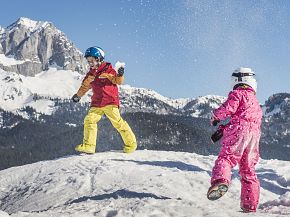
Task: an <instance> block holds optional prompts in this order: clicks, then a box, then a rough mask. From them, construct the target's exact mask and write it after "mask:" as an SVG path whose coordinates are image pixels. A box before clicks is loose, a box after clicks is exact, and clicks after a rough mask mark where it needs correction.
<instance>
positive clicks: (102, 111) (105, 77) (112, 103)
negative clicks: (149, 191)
mask: <svg viewBox="0 0 290 217" xmlns="http://www.w3.org/2000/svg"><path fill="white" fill-rule="evenodd" d="M85 57H86V59H87V61H88V63H89V65H90V70H89V72H88V73H87V75H86V76H85V78H84V79H83V82H82V84H81V87H80V88H79V90H78V92H77V93H76V94H74V96H73V97H72V100H73V102H79V101H80V99H81V97H82V96H84V95H85V94H86V92H87V91H88V90H89V89H91V88H92V91H93V96H92V97H91V108H90V110H89V112H88V114H87V116H86V117H85V119H84V138H83V143H82V144H80V145H78V146H76V148H75V150H76V151H79V152H85V153H89V154H93V153H95V150H96V140H97V123H98V121H100V120H101V118H102V116H103V115H106V116H107V117H108V118H109V120H110V121H111V123H112V125H113V126H114V127H115V128H116V130H117V131H118V132H119V133H120V135H121V137H122V139H123V141H124V144H125V145H124V149H123V151H124V152H125V153H131V152H134V151H135V150H136V148H137V142H136V137H135V135H134V133H133V132H132V130H131V128H130V126H129V125H128V123H127V122H126V121H124V120H123V119H122V117H121V116H120V111H119V105H120V101H119V93H118V86H117V85H119V84H122V82H123V80H124V75H123V74H124V67H120V68H119V69H118V74H117V73H116V71H115V70H114V69H113V68H112V65H111V63H107V62H105V61H104V57H105V53H104V51H103V50H102V49H101V48H100V47H90V48H88V49H87V50H86V53H85Z"/></svg>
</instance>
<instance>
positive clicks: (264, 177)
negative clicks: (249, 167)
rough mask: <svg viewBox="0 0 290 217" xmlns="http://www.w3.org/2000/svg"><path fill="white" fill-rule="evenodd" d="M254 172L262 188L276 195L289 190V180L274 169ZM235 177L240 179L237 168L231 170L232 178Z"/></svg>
mask: <svg viewBox="0 0 290 217" xmlns="http://www.w3.org/2000/svg"><path fill="white" fill-rule="evenodd" d="M256 173H257V176H258V178H259V181H260V185H261V187H262V188H264V189H266V190H268V191H270V192H272V193H274V194H277V195H283V194H285V193H287V192H290V190H289V189H287V187H288V186H290V181H289V180H288V181H287V180H286V179H285V178H283V177H282V176H279V175H278V174H277V173H276V172H275V171H274V170H271V169H257V170H256ZM235 178H237V179H240V176H239V172H238V170H233V175H232V179H235Z"/></svg>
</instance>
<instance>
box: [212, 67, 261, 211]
mask: <svg viewBox="0 0 290 217" xmlns="http://www.w3.org/2000/svg"><path fill="white" fill-rule="evenodd" d="M254 75H255V74H254V72H253V71H252V70H251V69H250V68H239V69H237V70H235V72H234V73H233V74H232V82H233V91H231V92H230V93H229V95H228V99H227V100H226V101H225V102H224V103H223V104H222V105H221V106H220V107H219V108H218V109H216V110H214V111H213V116H212V120H211V122H212V124H215V123H218V122H219V121H221V120H225V119H227V118H228V117H230V122H229V123H228V124H227V125H225V127H224V129H223V137H222V141H221V143H222V147H221V150H220V153H219V156H218V158H217V160H216V161H215V165H214V167H213V170H212V178H211V185H212V186H211V188H210V189H209V191H208V199H210V200H216V199H219V198H220V197H221V196H223V195H224V194H225V193H226V192H227V190H228V185H229V183H230V181H231V169H232V168H233V167H234V166H236V165H237V164H238V165H239V174H240V177H241V208H242V210H243V211H244V212H255V211H256V209H257V206H258V203H259V195H260V183H259V180H258V178H257V175H256V173H255V165H256V164H257V162H258V159H259V156H260V155H259V140H260V136H261V129H260V126H261V119H262V109H261V107H260V105H259V102H258V100H257V98H256V88H257V83H256V80H255V78H254Z"/></svg>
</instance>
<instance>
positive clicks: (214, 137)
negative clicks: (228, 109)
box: [210, 125, 225, 143]
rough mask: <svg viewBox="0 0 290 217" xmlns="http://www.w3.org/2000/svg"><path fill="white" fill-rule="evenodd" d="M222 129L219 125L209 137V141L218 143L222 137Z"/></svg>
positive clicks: (222, 126)
mask: <svg viewBox="0 0 290 217" xmlns="http://www.w3.org/2000/svg"><path fill="white" fill-rule="evenodd" d="M224 128H225V126H224V125H220V126H219V127H218V129H217V131H215V132H214V134H212V135H211V137H210V139H211V141H212V143H215V142H217V141H219V140H220V139H221V138H222V137H223V134H224Z"/></svg>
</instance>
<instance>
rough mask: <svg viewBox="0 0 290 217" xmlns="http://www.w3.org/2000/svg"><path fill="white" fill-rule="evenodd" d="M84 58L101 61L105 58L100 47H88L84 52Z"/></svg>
mask: <svg viewBox="0 0 290 217" xmlns="http://www.w3.org/2000/svg"><path fill="white" fill-rule="evenodd" d="M85 57H95V58H99V59H100V60H103V59H104V58H105V52H104V51H103V49H102V48H100V47H89V48H88V49H87V50H86V53H85Z"/></svg>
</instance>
